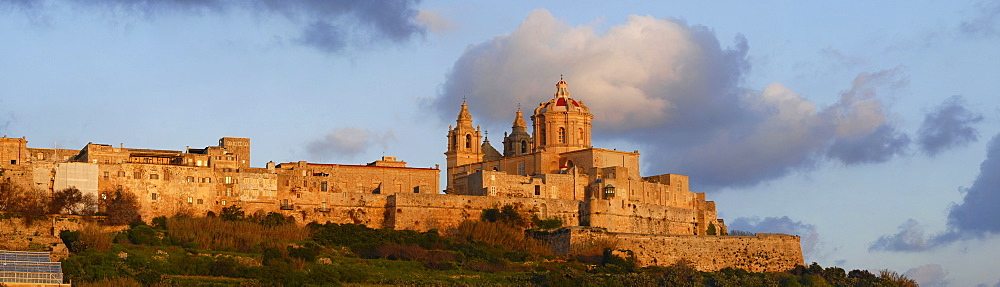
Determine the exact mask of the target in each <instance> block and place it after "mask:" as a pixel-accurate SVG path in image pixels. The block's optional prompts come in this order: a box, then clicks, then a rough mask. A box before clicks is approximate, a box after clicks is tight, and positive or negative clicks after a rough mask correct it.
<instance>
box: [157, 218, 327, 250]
mask: <svg viewBox="0 0 1000 287" xmlns="http://www.w3.org/2000/svg"><path fill="white" fill-rule="evenodd" d="M167 228H168V229H167V233H168V235H169V237H170V238H171V240H172V241H174V242H180V243H182V244H183V245H184V246H185V247H194V248H203V249H213V250H223V251H240V252H249V251H251V250H253V249H254V248H264V247H271V248H281V249H285V246H287V245H288V243H289V242H294V241H302V240H305V239H306V238H307V237H308V236H309V230H308V229H305V228H302V227H299V226H296V225H294V224H285V225H279V226H270V227H269V226H264V225H261V224H258V223H255V222H249V221H227V220H222V219H219V218H215V217H201V218H184V217H171V218H169V219H167Z"/></svg>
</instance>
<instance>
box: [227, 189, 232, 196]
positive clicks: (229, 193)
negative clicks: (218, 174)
mask: <svg viewBox="0 0 1000 287" xmlns="http://www.w3.org/2000/svg"><path fill="white" fill-rule="evenodd" d="M226 196H233V189H232V188H227V189H226Z"/></svg>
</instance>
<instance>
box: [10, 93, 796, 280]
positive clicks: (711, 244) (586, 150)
mask: <svg viewBox="0 0 1000 287" xmlns="http://www.w3.org/2000/svg"><path fill="white" fill-rule="evenodd" d="M514 115H515V116H514V120H513V122H512V126H511V131H510V133H505V135H504V139H503V142H502V148H503V152H500V151H498V150H497V149H496V148H494V147H493V146H492V144H491V143H490V142H489V140H488V139H486V137H484V136H483V135H481V133H480V128H479V127H478V126H474V125H473V120H472V115H471V113H469V109H468V104H467V103H465V102H463V103H462V105H461V107H460V110H459V113H458V117H457V119H456V125H455V126H450V127H449V128H448V129H449V130H448V134H447V141H446V143H447V151H446V152H445V157H446V161H447V172H446V174H445V176H446V179H447V180H446V182H447V187H446V188H445V189H444V190H443V193H444V194H442V192H441V191H442V189H441V188H440V187H439V183H438V182H439V178H440V176H441V174H440V170H439V169H438V167H436V166H435V167H433V168H415V167H407V166H406V162H403V161H399V160H397V159H396V158H395V157H388V156H386V157H382V159H381V160H376V161H373V162H371V163H368V164H365V165H345V164H326V163H310V162H305V161H298V162H288V163H281V164H276V163H274V162H268V163H267V165H266V166H265V167H262V168H261V167H251V166H250V155H251V149H250V147H251V145H250V139H249V138H235V137H224V138H222V139H220V140H219V143H218V145H216V146H208V147H205V148H200V149H195V148H190V147H188V148H185V149H184V150H154V149H139V148H125V147H124V145H123V144H119V145H118V146H112V145H106V144H94V143H88V144H87V145H86V146H84V147H83V148H82V149H79V150H73V149H45V148H29V147H27V142H28V141H27V140H26V139H25V138H8V137H6V136H4V137H3V138H0V170H2V171H3V177H4V178H9V179H11V180H13V181H14V182H16V183H17V184H20V185H22V186H26V187H30V188H33V189H38V190H43V191H47V192H49V194H51V193H52V192H55V191H58V190H61V189H63V188H66V187H76V188H78V189H80V190H81V191H82V192H84V193H85V194H91V195H93V196H95V197H98V198H102V199H103V198H107V197H108V196H109V195H110V194H112V193H113V192H114V191H116V190H126V191H129V192H132V193H134V194H135V195H137V197H138V198H139V203H140V213H141V214H142V217H143V219H145V220H149V219H151V218H153V217H156V216H171V215H174V214H178V213H181V214H190V215H196V216H202V215H204V216H212V215H216V214H219V212H221V210H222V209H223V208H224V207H228V206H233V205H236V206H240V207H241V208H242V209H243V210H244V211H246V212H247V213H249V214H251V215H262V214H265V213H267V212H279V213H282V214H284V215H286V216H293V217H294V218H295V219H296V220H297V222H299V223H306V222H312V221H316V222H320V223H324V222H332V223H354V224H364V225H367V226H369V227H372V228H392V229H409V230H416V231H428V230H435V229H436V230H448V229H451V228H454V227H457V226H458V225H459V224H461V222H462V221H465V220H470V219H478V218H479V217H480V214H481V213H482V211H483V210H484V209H489V208H496V207H500V206H506V205H510V206H513V207H515V208H516V209H517V210H518V211H519V212H521V213H524V214H525V215H529V216H538V217H539V218H542V219H550V218H558V219H560V220H561V222H562V223H563V228H562V229H560V230H558V231H556V232H554V233H553V234H554V235H553V237H552V239H553V240H552V242H553V244H554V247H555V249H556V250H557V252H564V253H568V252H574V250H575V249H576V248H577V247H578V246H581V245H586V244H587V242H592V241H595V240H604V241H606V242H607V241H615V242H618V248H619V249H628V250H632V251H633V252H635V254H636V256H637V258H638V259H639V261H640V263H641V264H644V265H669V264H673V263H674V262H677V261H678V260H680V259H688V260H692V261H694V265H695V267H697V268H698V269H700V270H704V271H710V270H718V269H721V268H725V267H739V268H744V269H747V270H750V271H782V270H786V269H789V268H792V267H794V266H796V265H799V264H802V262H803V258H802V252H801V249H800V248H799V237H798V236H791V235H781V234H766V235H761V236H715V235H721V234H725V233H726V226H725V224H724V221H723V220H721V219H719V218H718V217H717V212H716V208H715V203H714V202H712V201H708V200H706V197H705V194H704V193H696V192H693V191H691V190H690V189H689V185H688V180H689V179H688V177H687V176H684V175H677V174H662V175H654V176H642V175H641V174H640V170H639V156H640V155H639V152H638V151H633V152H626V151H617V150H608V149H602V148H595V147H593V146H592V145H591V130H592V124H591V122H592V120H594V115H593V114H591V113H590V109H589V108H588V107H587V106H586V105H585V104H584V102H583V101H579V100H576V99H573V98H572V97H571V96H570V92H569V85H568V84H567V83H566V82H565V81H563V80H560V81H559V82H558V83H557V84H556V92H555V93H554V94H553V96H552V98H551V99H549V100H547V101H544V102H541V103H539V105H538V107H536V108H535V109H534V111H533V113H532V114H531V115H530V119H531V128H532V129H531V131H530V132H529V130H528V124H527V122H526V121H525V119H524V115H523V113H522V111H521V109H520V108H518V109H517V110H516V112H515V113H514Z"/></svg>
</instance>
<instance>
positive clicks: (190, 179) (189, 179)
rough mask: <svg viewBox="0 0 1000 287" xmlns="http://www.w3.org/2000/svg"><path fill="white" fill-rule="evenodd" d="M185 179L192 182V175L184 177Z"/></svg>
mask: <svg viewBox="0 0 1000 287" xmlns="http://www.w3.org/2000/svg"><path fill="white" fill-rule="evenodd" d="M185 180H187V182H194V177H193V176H189V177H187V178H185Z"/></svg>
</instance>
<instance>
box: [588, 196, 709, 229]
mask: <svg viewBox="0 0 1000 287" xmlns="http://www.w3.org/2000/svg"><path fill="white" fill-rule="evenodd" d="M584 205H586V207H585V211H584V214H585V216H586V217H585V218H584V220H583V221H584V222H585V223H589V225H587V226H593V227H601V228H607V230H608V231H610V232H627V233H644V234H674V235H693V234H696V231H697V226H696V225H694V219H695V218H697V217H698V211H697V210H694V209H689V208H680V207H671V206H662V205H654V204H643V203H638V202H634V201H629V200H621V199H611V200H604V199H593V200H590V201H587V202H584ZM700 234H704V233H700Z"/></svg>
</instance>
